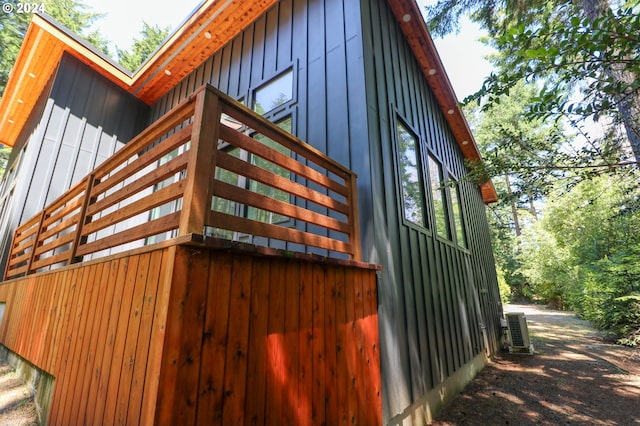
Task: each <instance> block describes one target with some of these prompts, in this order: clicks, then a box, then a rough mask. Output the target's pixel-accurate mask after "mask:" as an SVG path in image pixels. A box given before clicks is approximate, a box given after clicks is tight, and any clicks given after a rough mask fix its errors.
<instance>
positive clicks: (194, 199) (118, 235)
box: [5, 86, 361, 279]
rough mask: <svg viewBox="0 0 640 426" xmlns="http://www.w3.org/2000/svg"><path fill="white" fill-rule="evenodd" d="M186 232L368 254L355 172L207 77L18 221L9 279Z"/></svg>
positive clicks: (333, 251)
mask: <svg viewBox="0 0 640 426" xmlns="http://www.w3.org/2000/svg"><path fill="white" fill-rule="evenodd" d="M187 234H198V235H214V236H216V237H223V238H238V237H239V236H240V237H245V238H253V239H254V241H258V240H259V239H260V240H261V241H262V242H263V243H268V241H269V240H278V241H283V242H290V243H296V244H294V245H290V247H294V248H298V249H301V250H304V249H305V247H309V246H310V247H317V248H320V249H324V250H327V253H328V254H330V255H331V254H332V253H344V254H346V255H348V256H349V257H350V258H352V259H355V260H360V259H361V256H360V238H359V223H358V214H357V198H356V176H355V174H354V173H353V172H351V171H350V170H349V169H347V168H345V167H343V166H342V165H340V164H339V163H337V162H335V161H333V160H332V159H330V158H328V157H327V156H325V155H324V154H322V153H321V152H320V151H318V150H316V149H314V148H313V147H311V146H310V145H308V144H306V143H304V142H302V141H300V140H299V139H297V138H295V137H294V136H292V135H291V134H289V133H287V132H286V131H284V130H282V129H280V128H279V127H277V126H276V125H274V124H273V123H271V122H269V121H267V120H265V119H264V118H262V117H261V116H259V115H257V114H256V113H254V112H253V111H251V110H250V109H248V108H246V107H244V106H243V105H240V104H239V103H237V102H236V101H235V100H233V99H231V98H229V97H228V96H226V95H224V94H223V93H221V92H219V91H218V90H216V89H214V88H212V87H211V86H205V87H203V88H201V89H200V90H198V91H197V92H196V93H194V95H192V96H191V98H190V99H188V100H186V101H185V102H183V103H181V104H180V105H178V106H177V107H175V108H174V109H173V110H171V111H170V112H168V113H167V114H166V115H165V116H163V117H162V118H160V119H159V120H158V121H157V122H155V123H154V124H152V125H151V126H150V127H148V128H147V129H146V130H144V131H143V132H142V133H140V134H139V135H138V136H137V137H135V138H134V139H133V140H132V141H131V142H129V143H128V144H127V145H125V146H124V147H123V148H122V149H120V150H119V151H118V152H116V153H115V154H114V155H113V156H112V157H110V158H109V159H108V160H107V161H105V162H104V163H102V164H101V165H100V166H98V167H97V168H96V169H95V170H94V171H93V172H92V173H91V174H90V175H89V176H87V177H85V179H83V180H82V181H81V182H79V183H78V184H77V185H76V186H74V187H73V188H71V189H70V190H69V191H67V192H66V193H65V194H63V195H62V196H60V197H59V198H58V199H57V200H55V201H54V202H53V203H51V204H50V205H48V206H47V207H46V208H45V209H44V210H43V211H42V212H41V213H40V214H38V215H36V216H34V217H33V218H31V219H29V220H28V221H27V222H26V223H24V224H22V225H21V226H20V227H18V228H17V229H16V231H15V234H14V238H13V242H12V245H11V252H10V255H9V258H8V262H7V267H6V271H5V279H10V278H14V277H18V276H22V275H27V274H30V273H34V272H36V271H38V270H42V269H43V268H47V267H51V266H52V265H58V264H61V265H64V264H69V263H74V262H79V261H82V260H83V257H85V256H87V255H92V256H94V257H99V256H101V255H106V254H109V253H110V250H111V249H114V248H120V249H123V247H124V248H126V247H127V246H126V245H127V244H130V243H134V244H137V245H143V244H151V243H153V242H154V241H157V240H158V239H164V238H167V236H169V237H171V236H181V235H187ZM260 237H262V238H260ZM154 238H155V239H154Z"/></svg>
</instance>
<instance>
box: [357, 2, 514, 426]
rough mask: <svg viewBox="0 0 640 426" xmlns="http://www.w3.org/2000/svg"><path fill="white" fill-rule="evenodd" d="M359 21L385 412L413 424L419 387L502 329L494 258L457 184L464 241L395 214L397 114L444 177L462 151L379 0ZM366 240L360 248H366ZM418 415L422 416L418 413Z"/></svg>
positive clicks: (431, 383) (473, 203)
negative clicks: (456, 241)
mask: <svg viewBox="0 0 640 426" xmlns="http://www.w3.org/2000/svg"><path fill="white" fill-rule="evenodd" d="M361 3H362V25H363V34H364V35H363V43H364V61H365V70H366V74H365V80H366V91H367V111H368V114H369V118H368V123H369V130H368V135H369V142H370V158H371V170H372V174H371V181H370V185H371V187H370V188H371V191H372V194H375V197H373V211H371V212H370V213H371V218H370V219H367V216H366V214H365V213H363V214H362V216H361V218H362V219H361V220H362V221H366V220H372V221H373V224H374V225H373V227H374V229H376V231H377V232H376V234H375V247H374V249H373V250H372V251H373V253H375V257H371V258H368V259H367V260H368V261H371V262H375V263H378V264H381V265H383V267H384V271H383V276H382V279H381V280H380V287H379V290H378V291H379V300H380V305H379V316H380V339H381V357H382V359H381V368H382V381H383V389H384V397H383V412H384V421H385V423H389V424H401V423H402V422H404V421H407V420H408V419H409V418H412V419H413V421H415V422H416V424H417V423H420V420H419V419H420V416H421V415H424V414H421V413H420V412H419V410H418V411H416V412H414V411H413V410H414V409H415V407H416V406H419V405H420V402H421V401H424V398H425V394H427V393H428V392H429V391H430V390H432V389H434V388H435V387H437V386H439V385H441V384H443V383H446V380H447V378H449V377H451V376H452V375H453V374H454V373H456V372H457V371H459V370H460V369H461V368H462V367H464V366H466V365H469V363H471V361H472V360H473V359H474V358H476V357H477V356H478V355H479V354H482V352H483V351H484V350H485V343H484V342H485V340H484V338H483V334H482V333H483V327H486V330H485V332H486V333H487V337H488V342H489V345H490V349H491V350H492V351H495V350H497V342H498V341H499V337H500V334H499V333H500V325H499V321H498V319H499V318H500V315H501V307H500V299H499V295H498V290H497V284H496V283H497V280H496V276H495V266H494V259H493V255H492V251H491V245H490V240H489V229H488V225H487V221H486V217H485V206H484V203H483V201H482V197H481V194H480V192H479V190H478V188H477V187H475V185H473V184H472V183H470V182H461V184H460V195H461V196H460V199H461V200H460V202H461V203H462V207H463V211H464V221H465V222H464V223H465V228H466V230H467V243H468V249H462V248H459V247H457V246H456V245H455V244H454V243H453V242H449V241H446V240H444V239H442V238H440V237H436V236H435V232H434V231H433V223H434V220H433V210H432V209H433V207H432V206H431V200H430V197H429V194H428V191H427V197H426V200H427V213H428V214H427V215H428V216H429V218H428V219H427V220H428V223H430V224H431V225H430V227H429V228H427V229H420V228H418V227H413V226H409V225H407V223H406V222H405V221H404V220H403V213H402V212H403V208H402V192H401V187H400V183H399V182H398V180H397V179H398V178H397V172H396V171H395V170H396V169H397V165H396V163H395V152H394V143H395V142H394V139H395V138H396V136H395V123H396V121H397V120H399V119H402V120H404V121H406V122H407V123H408V124H409V125H410V126H411V128H413V129H415V130H416V132H417V133H418V137H419V139H420V141H421V146H422V148H421V150H422V151H421V155H422V156H423V164H426V157H425V156H426V155H428V154H430V155H433V156H434V157H435V158H437V159H438V160H439V161H440V162H441V163H442V165H443V167H444V168H445V170H447V171H448V172H449V173H450V175H451V176H453V177H455V178H457V179H461V180H462V178H463V177H464V176H465V174H466V173H467V170H466V168H465V165H464V161H463V158H464V157H463V155H462V152H461V151H460V149H459V147H458V145H457V143H456V141H455V139H454V136H453V134H452V132H451V130H450V129H449V127H448V125H447V123H446V121H445V118H444V116H443V114H442V112H441V111H440V109H439V108H438V107H437V104H436V100H435V98H434V96H433V94H432V92H431V90H430V88H429V87H428V84H427V81H426V79H425V78H424V76H423V74H422V72H421V70H420V68H419V66H418V64H417V61H416V60H415V58H414V57H413V54H412V52H411V49H410V47H409V45H408V44H407V42H406V40H405V39H404V37H403V34H402V31H401V30H400V28H399V26H398V24H397V22H396V20H395V18H394V16H393V14H392V12H391V10H390V9H389V6H388V4H387V3H386V2H385V1H384V0H363V1H362V2H361ZM368 250H370V249H369V248H365V249H364V250H363V252H367V251H368ZM425 417H426V416H425Z"/></svg>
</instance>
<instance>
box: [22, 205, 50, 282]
mask: <svg viewBox="0 0 640 426" xmlns="http://www.w3.org/2000/svg"><path fill="white" fill-rule="evenodd" d="M47 217H48V215H47V208H46V207H45V208H44V209H43V210H42V212H41V213H40V220H39V221H38V232H36V236H35V239H34V240H33V248H32V249H31V256H30V257H29V263H28V264H27V271H26V272H25V275H29V274H31V273H32V272H33V271H32V269H31V265H33V262H35V261H36V249H37V248H38V244H39V242H40V234H41V233H42V224H43V223H44V221H45V219H46V218H47Z"/></svg>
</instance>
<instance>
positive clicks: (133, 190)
mask: <svg viewBox="0 0 640 426" xmlns="http://www.w3.org/2000/svg"><path fill="white" fill-rule="evenodd" d="M188 161H189V152H188V151H187V152H185V153H183V154H180V155H179V156H177V157H176V158H174V159H172V160H170V161H168V162H166V163H165V164H163V165H162V166H160V167H158V168H157V169H155V170H153V171H151V172H149V173H147V174H146V175H144V176H143V177H141V178H140V179H137V180H135V181H133V182H131V183H130V184H128V185H125V186H123V187H122V188H121V189H119V190H118V191H116V192H114V193H112V194H110V195H108V196H106V197H105V198H102V199H100V200H99V201H96V202H95V203H94V204H92V205H90V206H89V207H88V208H87V215H89V216H93V215H94V214H96V213H98V212H100V211H102V210H106V209H108V208H109V207H111V206H113V205H115V204H117V203H119V202H121V201H123V200H126V199H127V198H130V197H132V196H133V195H135V194H137V193H138V192H140V191H142V190H144V189H146V188H148V187H150V186H152V185H154V184H157V183H158V182H162V181H163V180H165V179H167V178H169V177H170V176H172V175H174V174H175V173H177V172H179V171H181V170H184V169H185V167H186V165H187V162H188Z"/></svg>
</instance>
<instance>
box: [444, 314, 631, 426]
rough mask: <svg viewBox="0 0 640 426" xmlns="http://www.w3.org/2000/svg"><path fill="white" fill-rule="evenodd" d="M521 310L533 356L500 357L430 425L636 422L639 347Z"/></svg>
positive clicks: (569, 318)
mask: <svg viewBox="0 0 640 426" xmlns="http://www.w3.org/2000/svg"><path fill="white" fill-rule="evenodd" d="M505 312H524V313H525V315H526V317H527V324H528V328H529V334H530V336H531V340H532V343H533V344H534V347H535V354H534V355H533V356H528V355H510V354H508V353H500V354H498V355H497V356H496V357H495V359H494V360H493V361H492V362H491V363H490V364H489V365H488V366H487V367H486V368H485V369H484V370H482V371H481V372H480V373H479V374H478V376H477V377H476V378H475V379H474V380H473V381H472V382H471V383H470V384H469V385H468V386H467V387H466V388H465V389H464V391H463V392H462V393H461V394H460V395H459V396H458V397H457V398H456V399H455V400H454V401H453V402H452V403H451V405H450V406H449V407H447V409H446V410H445V411H444V412H443V413H442V414H441V415H440V416H439V417H437V419H436V421H434V422H433V424H434V425H441V426H445V425H447V426H453V425H491V426H494V425H517V426H520V425H522V426H525V425H624V426H631V425H640V349H631V348H626V347H623V346H618V345H613V344H611V343H608V342H606V341H605V339H604V338H603V335H602V333H600V332H598V331H595V330H593V329H592V328H591V327H589V325H588V323H586V322H584V321H581V320H579V319H577V318H575V317H574V316H573V314H572V313H570V312H563V311H555V310H550V309H546V308H544V307H542V306H533V305H510V306H508V307H506V308H505Z"/></svg>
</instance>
